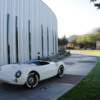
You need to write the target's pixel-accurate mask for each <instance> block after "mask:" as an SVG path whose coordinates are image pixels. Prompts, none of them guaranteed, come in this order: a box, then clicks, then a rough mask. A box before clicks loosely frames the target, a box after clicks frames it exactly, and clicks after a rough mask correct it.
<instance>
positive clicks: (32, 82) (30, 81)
mask: <svg viewBox="0 0 100 100" xmlns="http://www.w3.org/2000/svg"><path fill="white" fill-rule="evenodd" d="M38 83H39V77H38V74H37V73H35V72H32V73H30V74H29V75H28V78H27V81H26V86H27V87H28V88H30V89H31V88H35V87H36V86H37V85H38Z"/></svg>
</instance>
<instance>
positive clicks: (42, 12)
mask: <svg viewBox="0 0 100 100" xmlns="http://www.w3.org/2000/svg"><path fill="white" fill-rule="evenodd" d="M8 14H9V42H10V55H8V41H7V38H8V37H7V27H8V26H7V15H8ZM16 17H17V25H18V55H17V54H16V50H17V46H16ZM29 21H30V33H31V59H36V58H37V56H38V54H37V53H38V52H40V56H41V57H42V38H41V37H42V34H41V25H42V26H43V50H44V56H48V53H49V56H52V55H53V52H54V54H56V53H57V52H58V51H57V49H58V42H57V41H58V39H57V36H58V34H57V19H56V16H55V14H54V13H53V12H52V10H51V9H50V8H49V7H48V6H47V5H46V4H45V3H43V2H42V1H41V0H0V65H4V64H8V56H10V63H16V62H17V56H18V58H19V62H23V61H27V60H29ZM47 30H48V33H49V34H48V35H47ZM48 36H49V37H48ZM47 39H49V40H47ZM48 43H49V44H48ZM48 45H49V47H48ZM48 48H49V50H48Z"/></svg>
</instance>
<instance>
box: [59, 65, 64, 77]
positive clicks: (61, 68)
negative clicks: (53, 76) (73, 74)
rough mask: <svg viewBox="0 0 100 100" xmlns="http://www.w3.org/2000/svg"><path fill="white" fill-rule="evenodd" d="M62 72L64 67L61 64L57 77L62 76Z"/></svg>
mask: <svg viewBox="0 0 100 100" xmlns="http://www.w3.org/2000/svg"><path fill="white" fill-rule="evenodd" d="M63 72H64V68H63V67H62V66H61V67H60V68H59V71H58V75H59V77H62V76H63Z"/></svg>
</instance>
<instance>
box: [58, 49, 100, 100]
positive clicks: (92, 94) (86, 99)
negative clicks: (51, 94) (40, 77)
mask: <svg viewBox="0 0 100 100" xmlns="http://www.w3.org/2000/svg"><path fill="white" fill-rule="evenodd" d="M77 52H84V53H88V54H91V55H93V56H96V58H97V64H96V66H95V67H94V69H93V70H92V71H91V72H90V73H89V74H88V75H87V76H86V77H85V78H84V79H83V80H82V81H81V82H80V83H79V84H78V85H76V86H75V87H74V88H72V89H71V90H70V91H68V92H67V93H66V94H65V95H64V96H62V97H61V98H59V99H58V100H100V50H77Z"/></svg>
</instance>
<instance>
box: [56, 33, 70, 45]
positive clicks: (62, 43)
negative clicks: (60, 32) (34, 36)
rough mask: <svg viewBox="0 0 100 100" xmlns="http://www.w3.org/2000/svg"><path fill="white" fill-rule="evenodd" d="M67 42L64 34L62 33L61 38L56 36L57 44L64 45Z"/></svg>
mask: <svg viewBox="0 0 100 100" xmlns="http://www.w3.org/2000/svg"><path fill="white" fill-rule="evenodd" d="M67 43H68V41H67V38H66V36H65V35H64V36H63V37H62V38H61V39H60V38H58V45H63V46H64V45H66V44H67Z"/></svg>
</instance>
